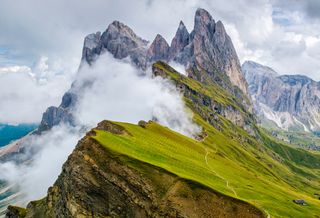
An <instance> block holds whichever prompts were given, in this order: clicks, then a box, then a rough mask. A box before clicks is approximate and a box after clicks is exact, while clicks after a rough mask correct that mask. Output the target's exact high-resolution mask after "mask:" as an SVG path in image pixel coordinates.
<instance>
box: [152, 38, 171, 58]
mask: <svg viewBox="0 0 320 218" xmlns="http://www.w3.org/2000/svg"><path fill="white" fill-rule="evenodd" d="M169 48H170V47H169V45H168V43H167V41H166V40H165V39H164V38H163V37H162V36H161V35H159V34H158V35H157V36H156V38H155V39H154V40H153V42H152V44H151V45H150V47H149V49H148V51H147V57H148V62H154V61H157V60H164V61H166V60H168V59H169Z"/></svg>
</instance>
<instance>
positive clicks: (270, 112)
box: [242, 61, 320, 131]
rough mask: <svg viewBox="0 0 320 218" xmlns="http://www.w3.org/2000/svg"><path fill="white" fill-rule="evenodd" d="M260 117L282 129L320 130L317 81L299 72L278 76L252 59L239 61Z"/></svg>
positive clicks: (319, 86) (319, 91)
mask: <svg viewBox="0 0 320 218" xmlns="http://www.w3.org/2000/svg"><path fill="white" fill-rule="evenodd" d="M242 71H243V73H244V75H245V77H246V80H247V82H248V84H249V91H250V94H251V95H252V99H253V100H254V104H255V108H256V110H257V112H258V113H259V115H260V117H261V118H262V119H267V120H271V121H272V122H274V123H275V124H276V125H277V126H278V127H280V128H282V129H285V130H300V131H301V130H302V131H319V130H320V83H319V82H315V81H313V80H312V79H310V78H308V77H306V76H301V75H282V76H280V75H279V74H277V73H276V72H275V71H274V70H272V69H271V68H269V67H266V66H263V65H260V64H258V63H255V62H252V61H246V62H245V63H244V64H243V65H242Z"/></svg>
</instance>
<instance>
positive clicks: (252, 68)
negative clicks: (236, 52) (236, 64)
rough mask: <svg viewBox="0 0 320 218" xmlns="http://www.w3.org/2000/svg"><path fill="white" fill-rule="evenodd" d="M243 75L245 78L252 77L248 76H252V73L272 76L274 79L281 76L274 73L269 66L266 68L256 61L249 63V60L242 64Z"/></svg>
mask: <svg viewBox="0 0 320 218" xmlns="http://www.w3.org/2000/svg"><path fill="white" fill-rule="evenodd" d="M242 73H243V74H244V75H245V77H250V76H251V75H248V74H252V73H254V74H256V75H260V76H272V77H277V76H279V74H278V73H277V72H276V71H274V70H273V69H272V68H270V67H268V66H264V65H262V64H259V63H257V62H254V61H249V60H248V61H245V62H244V63H243V64H242ZM247 80H248V78H247Z"/></svg>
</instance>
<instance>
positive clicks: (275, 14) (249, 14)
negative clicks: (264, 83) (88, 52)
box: [0, 0, 320, 80]
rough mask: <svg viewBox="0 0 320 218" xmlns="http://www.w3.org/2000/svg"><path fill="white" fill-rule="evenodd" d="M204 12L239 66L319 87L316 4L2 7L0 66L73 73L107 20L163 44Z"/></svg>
mask: <svg viewBox="0 0 320 218" xmlns="http://www.w3.org/2000/svg"><path fill="white" fill-rule="evenodd" d="M198 7H203V8H205V9H207V10H208V11H209V12H211V14H212V16H213V17H214V18H215V19H216V20H222V21H223V22H224V24H225V25H226V28H227V31H228V33H229V35H231V37H232V39H233V42H234V44H235V46H236V49H237V52H238V55H239V57H240V60H241V61H244V60H245V59H253V60H256V61H259V62H262V63H263V64H267V65H270V66H271V67H274V68H275V69H276V70H277V71H279V72H280V73H287V74H289V73H300V74H306V75H309V76H311V77H312V78H314V79H317V80H320V76H319V75H318V74H319V67H320V61H318V60H319V59H318V57H319V55H320V51H319V49H318V48H320V36H319V33H320V31H319V29H318V28H317V26H318V25H319V22H320V20H319V14H320V13H317V12H318V9H319V8H320V3H319V1H317V0H307V1H299V0H281V1H280V0H256V1H251V0H230V1H224V0H213V1H212V0H210V1H209V0H208V1H206V0H176V1H169V0H162V1H154V0H137V1H128V0H117V1H115V0H113V1H111V0H90V1H88V0H68V1H64V0H55V1H42V0H29V1H23V0H16V1H10V0H2V1H1V3H0V28H1V34H0V64H1V65H10V64H11V65H16V64H18V65H28V66H30V67H32V65H33V63H34V62H36V61H37V59H39V58H40V57H41V56H46V57H48V58H49V59H48V64H49V65H50V64H54V63H55V62H59V63H60V64H61V62H64V61H66V60H73V61H71V62H70V63H69V64H68V63H62V64H61V65H63V67H61V69H60V70H61V71H68V70H70V69H76V67H74V66H70V64H75V65H77V64H78V62H77V61H76V60H79V59H80V55H81V48H82V42H83V38H84V36H85V35H86V34H89V33H91V32H95V31H99V30H102V31H103V30H105V29H106V27H107V25H108V24H109V23H110V22H112V21H113V20H120V21H122V22H124V23H126V24H127V25H129V26H130V27H131V28H132V29H133V30H134V31H135V32H136V33H137V34H138V35H140V36H142V37H143V38H146V39H148V40H152V39H153V38H154V37H155V35H156V34H157V33H160V34H162V35H163V36H164V37H165V38H166V39H167V40H168V41H169V42H170V41H171V38H172V36H173V35H174V33H175V31H176V28H177V26H178V23H179V21H180V20H184V22H185V23H186V25H187V27H188V29H189V30H190V29H191V28H192V26H193V16H194V12H195V10H196V8H198Z"/></svg>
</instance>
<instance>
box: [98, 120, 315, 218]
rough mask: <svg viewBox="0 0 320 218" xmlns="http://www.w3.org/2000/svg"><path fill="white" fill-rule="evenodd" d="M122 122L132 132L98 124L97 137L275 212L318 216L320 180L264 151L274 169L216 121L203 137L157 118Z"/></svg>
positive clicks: (120, 150) (112, 146) (131, 154)
mask: <svg viewBox="0 0 320 218" xmlns="http://www.w3.org/2000/svg"><path fill="white" fill-rule="evenodd" d="M198 119H200V118H199V117H198ZM198 121H199V122H200V123H201V124H205V122H203V121H201V120H198ZM116 124H118V125H120V126H122V127H124V128H125V129H126V130H127V131H128V132H129V133H130V134H128V135H114V134H112V133H109V132H105V131H99V130H98V131H97V135H96V136H94V138H95V139H96V140H97V141H98V142H99V143H100V144H102V145H103V146H105V147H107V148H108V149H111V150H113V151H115V152H118V153H119V154H122V155H127V156H129V157H132V158H135V159H138V160H140V161H143V162H147V163H149V164H152V165H154V166H158V167H161V168H163V169H166V170H168V171H170V172H172V173H174V174H176V175H178V176H180V177H182V178H186V179H190V180H193V181H197V182H199V183H201V184H204V185H206V186H208V187H210V188H212V189H214V190H217V191H219V192H221V193H223V194H226V195H229V196H232V197H235V198H239V199H242V200H245V201H247V202H250V203H252V204H253V205H256V206H257V207H258V208H260V209H262V210H263V211H265V212H266V213H269V214H271V215H272V216H275V217H315V215H317V214H320V201H319V200H317V199H316V198H314V197H313V194H314V192H317V186H318V185H319V184H318V182H316V180H314V181H313V182H314V184H313V185H311V183H310V181H309V182H307V181H304V179H303V177H300V176H299V175H296V174H295V173H292V171H291V170H290V169H289V168H288V167H286V166H285V165H282V164H280V163H278V162H277V161H275V160H273V159H271V158H270V157H269V156H268V155H267V154H264V153H262V154H261V157H260V158H265V159H267V162H268V163H269V164H273V165H274V166H273V167H272V168H271V169H270V167H268V165H267V164H265V163H263V162H262V161H260V158H257V157H256V156H255V154H254V153H253V152H252V149H250V147H251V146H250V145H246V144H240V143H238V142H237V141H235V140H231V139H230V138H227V137H225V136H224V135H223V134H221V133H220V132H218V131H217V130H215V129H214V128H213V127H211V126H210V125H204V128H205V130H206V132H207V133H208V136H207V138H206V139H205V140H204V141H202V142H199V141H196V140H193V139H190V138H187V137H185V136H183V135H180V134H178V133H176V132H173V131H171V130H169V129H168V128H165V127H162V126H160V125H159V124H156V123H154V122H151V123H149V124H148V125H147V126H146V128H142V127H140V126H137V125H133V124H128V123H116ZM315 176H316V175H315ZM304 182H305V183H304ZM308 183H310V184H308ZM318 187H319V186H318ZM297 198H303V199H305V200H306V201H307V203H308V206H299V205H296V204H294V203H293V202H292V200H293V199H297Z"/></svg>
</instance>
